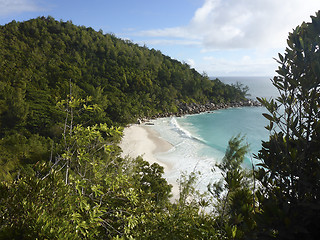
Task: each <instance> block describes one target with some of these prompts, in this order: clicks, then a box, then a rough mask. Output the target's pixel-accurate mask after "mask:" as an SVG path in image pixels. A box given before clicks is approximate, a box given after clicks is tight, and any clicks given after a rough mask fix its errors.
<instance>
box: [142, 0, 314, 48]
mask: <svg viewBox="0 0 320 240" xmlns="http://www.w3.org/2000/svg"><path fill="white" fill-rule="evenodd" d="M318 10H320V1H319V0H281V1H279V0H254V1H253V0H228V1H226V0H205V2H204V4H203V6H202V7H200V8H198V9H197V10H196V11H195V13H194V16H193V18H192V19H191V20H190V22H189V23H188V24H187V25H186V26H177V27H174V28H164V29H155V30H149V31H141V32H140V33H139V35H140V36H148V37H166V38H182V39H185V40H186V39H188V40H191V39H192V40H195V39H196V40H199V41H201V43H202V47H203V48H204V49H206V50H216V49H243V48H283V47H284V46H285V44H286V38H287V36H288V32H291V31H292V29H293V28H295V27H296V26H297V25H299V24H301V23H302V22H303V21H310V15H314V14H315V12H316V11H318Z"/></svg>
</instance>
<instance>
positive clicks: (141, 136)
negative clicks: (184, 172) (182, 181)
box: [119, 124, 179, 199]
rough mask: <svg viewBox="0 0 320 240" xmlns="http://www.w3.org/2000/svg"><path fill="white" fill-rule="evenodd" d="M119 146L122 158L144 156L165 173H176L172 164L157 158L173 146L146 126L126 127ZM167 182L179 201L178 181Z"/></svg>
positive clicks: (174, 197) (174, 196)
mask: <svg viewBox="0 0 320 240" xmlns="http://www.w3.org/2000/svg"><path fill="white" fill-rule="evenodd" d="M119 146H120V147H121V149H122V153H121V157H131V158H136V157H138V156H142V157H143V159H144V160H145V161H147V162H149V163H150V164H153V163H158V164H159V165H160V166H162V167H163V168H164V172H165V173H170V172H172V171H174V169H173V167H172V165H171V164H170V163H168V162H164V161H161V160H160V159H159V158H157V157H156V155H157V154H158V153H166V152H168V151H170V150H171V149H172V148H173V145H172V144H171V143H169V142H167V141H166V140H164V139H163V138H161V137H160V134H159V133H158V132H157V131H155V130H154V129H152V128H151V127H149V126H148V125H146V124H140V125H138V124H134V125H131V126H129V127H126V128H125V129H124V131H123V137H122V140H121V143H120V145H119ZM167 181H168V183H169V184H171V185H172V186H173V188H172V194H173V199H177V198H178V195H179V189H178V185H177V183H176V181H170V180H169V179H167Z"/></svg>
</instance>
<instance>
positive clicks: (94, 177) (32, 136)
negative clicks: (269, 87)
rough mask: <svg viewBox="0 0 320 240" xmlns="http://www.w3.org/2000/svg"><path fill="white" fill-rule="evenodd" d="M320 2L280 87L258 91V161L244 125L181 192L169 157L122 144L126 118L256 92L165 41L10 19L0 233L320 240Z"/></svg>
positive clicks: (284, 63)
mask: <svg viewBox="0 0 320 240" xmlns="http://www.w3.org/2000/svg"><path fill="white" fill-rule="evenodd" d="M319 49H320V12H317V13H316V14H315V16H312V17H311V21H310V22H308V23H305V22H303V23H302V24H301V25H300V26H298V27H296V28H295V29H293V31H292V32H291V33H289V36H288V39H287V48H286V49H285V52H284V53H279V55H278V58H277V59H276V61H277V63H278V69H277V70H276V69H275V70H276V73H277V75H276V76H274V78H273V79H271V81H272V84H273V85H274V86H275V88H277V89H278V92H279V97H278V98H276V99H270V100H269V99H265V98H258V101H259V102H260V103H261V104H262V105H263V106H264V107H265V109H266V113H265V114H263V115H264V117H265V118H266V119H267V120H268V122H269V124H268V125H267V126H265V127H266V128H267V129H268V130H269V133H270V136H269V139H268V140H267V141H263V142H262V143H261V150H260V151H259V153H258V154H256V155H255V156H254V158H255V159H256V160H257V161H258V162H259V164H257V165H256V166H253V168H252V169H246V168H243V167H242V163H243V161H244V157H245V155H246V154H247V152H248V147H247V145H246V144H245V143H244V142H243V137H241V136H240V135H238V136H235V137H233V138H231V139H230V141H229V145H228V147H227V149H226V151H225V156H224V158H223V159H222V160H221V162H219V163H217V164H216V166H215V167H216V168H219V169H220V170H221V171H222V175H221V180H220V181H219V182H215V183H212V184H210V185H208V190H207V192H205V193H200V192H199V191H198V189H197V188H196V186H195V184H194V183H195V181H196V179H197V177H198V176H197V174H201V173H192V174H189V175H183V176H181V178H180V180H179V196H178V198H177V199H172V186H171V185H170V184H169V183H168V182H167V180H166V179H165V178H164V177H163V174H164V168H163V167H162V166H160V165H159V164H157V163H153V164H150V163H149V162H147V161H145V160H144V159H143V156H142V157H137V158H130V157H121V152H122V149H121V148H120V147H119V143H120V141H121V139H122V135H123V129H124V128H125V127H126V126H127V125H128V124H132V123H135V122H136V121H137V119H149V118H152V117H155V116H159V114H160V115H161V114H177V113H179V111H180V106H181V104H185V105H191V104H208V103H210V104H215V105H218V104H230V103H235V102H243V101H246V100H247V91H248V88H247V87H246V86H243V85H242V84H230V85H229V84H225V83H223V82H222V81H220V80H219V79H210V78H209V77H208V76H207V74H206V73H202V74H201V73H198V72H197V71H196V70H195V69H194V68H192V67H191V66H190V65H188V64H187V63H184V62H180V61H178V60H175V59H173V58H171V57H170V56H166V55H164V54H162V53H161V52H160V51H159V50H155V49H149V48H148V47H147V46H145V45H144V46H141V45H139V44H135V43H133V42H131V41H129V40H123V39H121V38H118V37H116V36H115V35H114V34H105V33H103V31H96V30H94V29H93V28H90V27H87V26H76V25H74V24H73V23H72V22H71V21H66V22H64V21H62V20H60V21H57V20H55V19H54V18H53V17H51V16H48V17H38V18H36V19H31V20H28V21H23V22H16V21H12V22H10V23H8V24H6V25H3V26H0V239H30V240H31V239H32V240H33V239H318V238H319V235H320V225H319V223H320V109H319V106H320V51H319Z"/></svg>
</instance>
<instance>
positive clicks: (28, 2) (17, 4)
mask: <svg viewBox="0 0 320 240" xmlns="http://www.w3.org/2000/svg"><path fill="white" fill-rule="evenodd" d="M0 6H1V7H0V17H6V16H8V15H10V14H13V13H21V12H35V11H38V10H40V9H41V8H40V7H39V6H37V5H36V3H35V2H34V1H33V0H0Z"/></svg>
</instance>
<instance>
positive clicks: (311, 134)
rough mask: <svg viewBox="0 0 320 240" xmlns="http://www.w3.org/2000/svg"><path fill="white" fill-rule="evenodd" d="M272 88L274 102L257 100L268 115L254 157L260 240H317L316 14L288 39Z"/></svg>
mask: <svg viewBox="0 0 320 240" xmlns="http://www.w3.org/2000/svg"><path fill="white" fill-rule="evenodd" d="M287 42H288V47H287V49H286V52H285V54H284V55H281V54H279V60H278V63H279V64H280V66H279V69H278V70H277V73H278V76H276V77H274V79H273V84H274V85H275V86H276V87H277V89H278V90H279V96H280V97H279V98H277V99H276V101H274V100H271V101H267V100H266V99H261V101H262V103H263V104H264V105H265V106H266V108H267V109H268V111H269V112H270V114H265V117H266V118H267V119H269V120H270V125H269V126H268V127H267V129H269V130H270V132H271V136H270V140H269V141H267V142H264V143H263V145H262V150H261V151H260V152H259V155H258V158H259V159H261V161H262V163H263V164H262V166H263V168H261V169H260V171H259V172H258V173H257V177H258V179H259V181H260V183H261V188H260V191H259V194H258V196H259V203H260V207H261V208H262V209H263V211H262V212H261V214H259V217H258V221H259V223H260V225H259V230H260V231H261V232H260V234H261V235H260V239H263V238H265V239H270V238H273V237H274V238H281V239H318V238H319V234H320V228H319V222H320V209H319V206H320V152H319V150H320V109H319V105H320V51H319V48H320V12H318V13H317V14H316V16H314V17H312V22H311V23H303V24H302V25H301V26H298V27H297V28H296V29H294V31H293V32H292V33H290V34H289V38H288V41H287Z"/></svg>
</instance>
